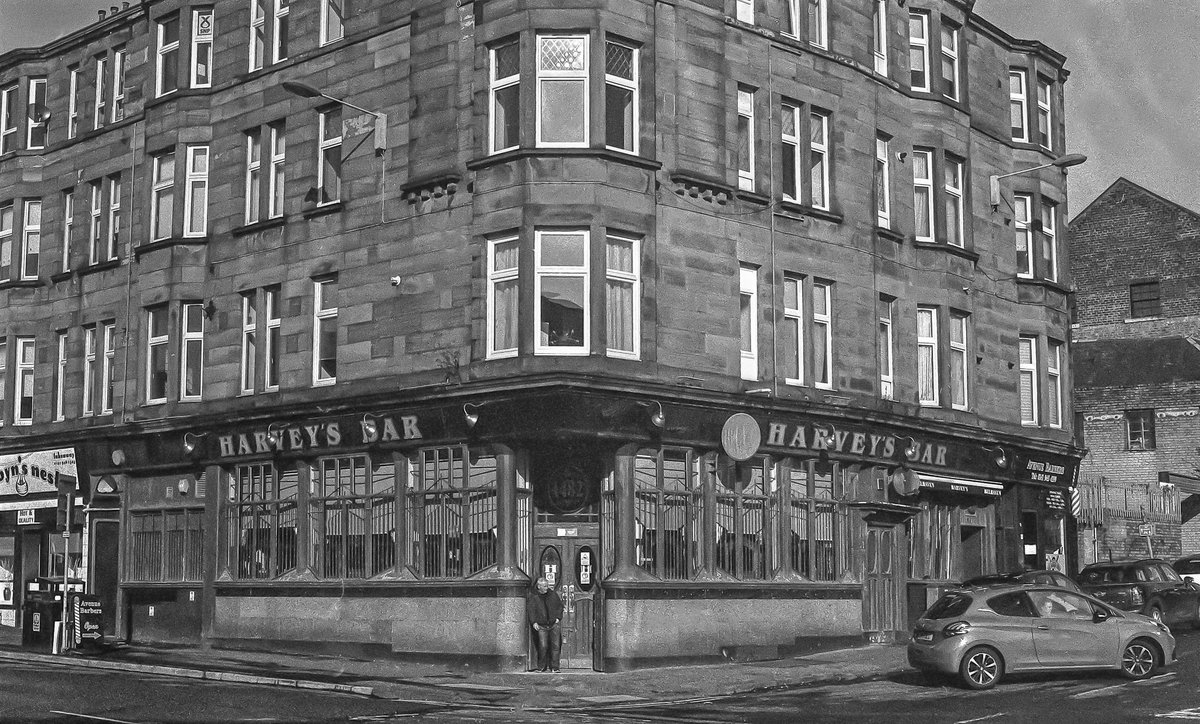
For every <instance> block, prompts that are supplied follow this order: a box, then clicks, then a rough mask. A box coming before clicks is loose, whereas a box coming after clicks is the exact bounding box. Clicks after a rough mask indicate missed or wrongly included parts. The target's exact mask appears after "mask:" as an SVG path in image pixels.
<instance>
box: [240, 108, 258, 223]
mask: <svg viewBox="0 0 1200 724" xmlns="http://www.w3.org/2000/svg"><path fill="white" fill-rule="evenodd" d="M244 211H245V214H244V215H243V221H244V223H246V224H253V223H254V222H256V221H258V220H259V219H260V218H262V130H261V129H259V128H252V129H250V130H249V131H246V201H245V209H244Z"/></svg>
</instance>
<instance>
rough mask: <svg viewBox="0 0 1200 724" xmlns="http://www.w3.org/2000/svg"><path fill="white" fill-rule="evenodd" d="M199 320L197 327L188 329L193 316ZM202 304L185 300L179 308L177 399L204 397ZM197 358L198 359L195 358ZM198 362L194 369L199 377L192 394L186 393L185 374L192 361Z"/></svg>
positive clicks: (194, 399)
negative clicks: (198, 373) (197, 371)
mask: <svg viewBox="0 0 1200 724" xmlns="http://www.w3.org/2000/svg"><path fill="white" fill-rule="evenodd" d="M193 312H194V313H195V318H196V319H198V320H199V321H200V328H199V329H189V327H188V325H189V323H190V322H191V320H192V318H193ZM204 316H205V315H204V305H203V304H202V303H200V302H185V303H183V304H182V305H180V308H179V399H180V400H185V401H196V400H200V399H203V398H204ZM197 358H198V359H197ZM194 361H195V362H198V364H197V365H196V369H197V370H199V372H200V379H199V380H197V381H196V389H197V390H199V391H198V392H196V393H194V394H188V391H187V375H188V370H189V369H190V368H191V366H192V362H194Z"/></svg>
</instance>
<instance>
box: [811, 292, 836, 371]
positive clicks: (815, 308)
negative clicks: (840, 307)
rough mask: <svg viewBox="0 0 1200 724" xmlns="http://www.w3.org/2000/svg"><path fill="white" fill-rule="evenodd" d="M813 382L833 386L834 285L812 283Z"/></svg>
mask: <svg viewBox="0 0 1200 724" xmlns="http://www.w3.org/2000/svg"><path fill="white" fill-rule="evenodd" d="M812 341H813V356H812V360H813V384H814V385H816V386H817V387H822V388H825V389H830V388H832V387H833V285H831V284H830V283H829V282H822V281H814V282H813V285H812Z"/></svg>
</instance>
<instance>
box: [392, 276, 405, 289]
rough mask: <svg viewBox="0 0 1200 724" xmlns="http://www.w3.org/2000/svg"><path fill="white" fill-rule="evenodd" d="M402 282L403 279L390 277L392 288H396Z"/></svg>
mask: <svg viewBox="0 0 1200 724" xmlns="http://www.w3.org/2000/svg"><path fill="white" fill-rule="evenodd" d="M402 281H404V277H392V286H393V287H398V286H400V282H402Z"/></svg>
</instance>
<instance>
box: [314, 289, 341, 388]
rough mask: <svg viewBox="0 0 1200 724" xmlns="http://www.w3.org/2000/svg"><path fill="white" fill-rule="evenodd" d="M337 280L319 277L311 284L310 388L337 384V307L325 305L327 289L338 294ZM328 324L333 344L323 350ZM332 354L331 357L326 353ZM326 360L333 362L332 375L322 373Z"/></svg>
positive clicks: (327, 295)
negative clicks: (333, 336) (331, 347)
mask: <svg viewBox="0 0 1200 724" xmlns="http://www.w3.org/2000/svg"><path fill="white" fill-rule="evenodd" d="M337 283H338V279H337V277H336V276H327V277H320V278H316V279H313V280H312V284H313V313H312V340H313V345H312V386H313V387H323V386H328V385H333V384H336V383H337V348H338V344H337V339H336V337H337V333H338V307H337V305H336V304H335V305H332V306H329V305H328V304H327V302H328V297H329V296H330V294H329V292H328V289H329V288H330V287H331V286H332V287H333V294H334V295H336V294H338V291H339V290H338V289H337ZM329 324H332V325H333V329H334V335H335V338H334V342H333V349H332V350H326V349H324V346H323V342H322V338H323V334H322V333H323V332H324V331H326V330H325V327H326V326H327V325H329ZM329 352H332V357H330V356H329V355H328V354H327V353H329ZM328 359H332V360H333V374H332V375H326V374H323V372H322V363H323V362H324V361H326V360H328Z"/></svg>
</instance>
